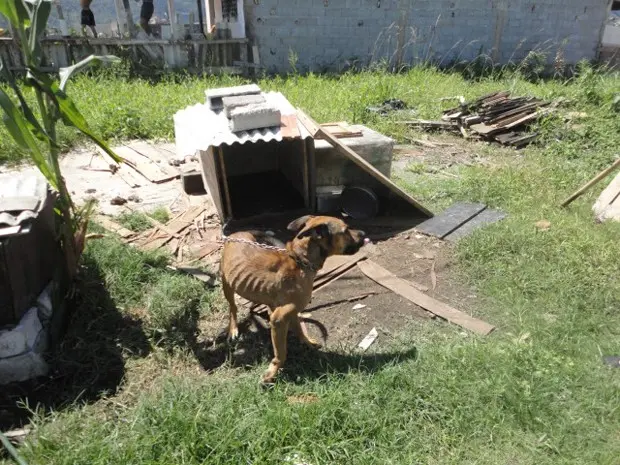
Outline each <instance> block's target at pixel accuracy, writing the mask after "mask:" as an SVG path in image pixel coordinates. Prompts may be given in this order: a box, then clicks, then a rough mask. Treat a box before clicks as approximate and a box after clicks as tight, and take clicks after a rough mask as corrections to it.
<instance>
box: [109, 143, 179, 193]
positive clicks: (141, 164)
mask: <svg viewBox="0 0 620 465" xmlns="http://www.w3.org/2000/svg"><path fill="white" fill-rule="evenodd" d="M113 150H114V152H115V153H116V154H117V155H119V156H121V157H123V158H124V159H125V160H126V161H127V162H129V163H128V164H129V166H131V167H132V168H133V169H134V170H136V171H137V172H138V173H140V174H141V175H142V176H144V177H145V178H146V179H148V180H149V181H151V182H153V183H155V184H160V183H162V182H167V181H170V180H172V179H176V178H178V177H179V175H180V174H179V172H178V171H176V170H175V174H170V173H169V172H166V171H164V170H162V169H161V167H160V166H159V165H158V164H157V163H155V162H153V161H151V160H150V159H149V158H147V157H145V156H144V155H142V154H140V153H139V152H136V151H135V150H134V149H132V148H131V147H127V146H121V147H115V148H114V149H113Z"/></svg>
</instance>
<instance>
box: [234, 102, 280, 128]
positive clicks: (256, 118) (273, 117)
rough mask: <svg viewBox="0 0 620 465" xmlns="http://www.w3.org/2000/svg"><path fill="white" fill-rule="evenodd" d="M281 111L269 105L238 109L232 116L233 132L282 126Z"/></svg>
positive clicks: (248, 106) (247, 106)
mask: <svg viewBox="0 0 620 465" xmlns="http://www.w3.org/2000/svg"><path fill="white" fill-rule="evenodd" d="M280 119H281V114H280V110H279V109H278V108H276V107H274V106H273V105H269V104H255V105H246V106H244V107H237V108H235V109H234V110H232V112H231V114H230V130H231V131H232V132H239V131H249V130H250V129H260V128H269V127H274V126H280Z"/></svg>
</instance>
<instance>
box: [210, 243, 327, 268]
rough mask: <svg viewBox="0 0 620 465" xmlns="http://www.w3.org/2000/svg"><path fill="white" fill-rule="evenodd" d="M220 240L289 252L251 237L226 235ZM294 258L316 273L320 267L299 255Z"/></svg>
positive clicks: (302, 265) (300, 264)
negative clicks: (303, 260)
mask: <svg viewBox="0 0 620 465" xmlns="http://www.w3.org/2000/svg"><path fill="white" fill-rule="evenodd" d="M218 242H219V243H221V244H225V243H226V242H238V243H241V244H247V245H251V246H254V247H258V248H259V249H266V250H275V251H276V252H288V250H287V249H283V248H282V247H277V246H275V245H267V244H261V243H260V242H255V241H251V240H249V239H237V238H235V237H224V238H222V239H221V240H219V241H218ZM292 258H293V259H294V260H295V262H297V264H298V265H299V266H300V267H302V268H307V269H309V270H311V271H314V272H315V273H316V272H317V271H318V269H317V268H316V267H315V266H314V265H312V264H311V263H304V262H302V261H301V260H300V259H299V258H298V257H292Z"/></svg>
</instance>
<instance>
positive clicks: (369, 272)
mask: <svg viewBox="0 0 620 465" xmlns="http://www.w3.org/2000/svg"><path fill="white" fill-rule="evenodd" d="M357 266H358V267H359V269H360V270H361V271H362V273H364V274H365V275H366V276H368V277H369V278H370V279H372V280H373V281H375V282H376V283H377V284H380V285H381V286H383V287H385V288H386V289H389V290H391V291H392V292H395V293H396V294H398V295H401V296H403V297H404V298H406V299H407V300H410V301H411V302H413V303H414V304H416V305H418V306H419V307H421V308H423V309H424V310H426V311H428V312H431V313H433V314H434V315H437V316H439V317H441V318H443V319H445V320H448V321H449V322H450V323H454V324H456V325H458V326H460V327H462V328H465V329H468V330H470V331H473V332H474V333H476V334H481V335H487V334H489V333H490V332H491V331H493V330H494V329H495V327H494V326H492V325H490V324H488V323H486V322H484V321H482V320H478V319H477V318H474V317H472V316H470V315H467V314H466V313H463V312H461V311H460V310H457V309H455V308H453V307H450V306H449V305H447V304H444V303H443V302H440V301H438V300H437V299H435V298H433V297H430V296H428V295H426V294H424V293H422V292H420V291H418V290H417V289H416V288H415V287H413V286H412V285H411V284H410V283H409V282H407V281H405V280H404V279H401V278H399V277H397V276H394V275H393V274H392V273H390V272H389V271H388V270H386V269H385V268H382V267H381V266H379V265H377V264H376V263H374V262H372V261H370V260H366V261H364V262H360V263H358V264H357Z"/></svg>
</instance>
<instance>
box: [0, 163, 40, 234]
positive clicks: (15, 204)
mask: <svg viewBox="0 0 620 465" xmlns="http://www.w3.org/2000/svg"><path fill="white" fill-rule="evenodd" d="M48 195H49V185H48V184H47V182H46V180H45V179H44V178H43V177H42V176H41V175H36V174H35V175H21V176H19V175H17V176H12V177H10V178H7V179H5V180H4V181H3V182H2V183H1V184H0V230H2V229H5V228H15V227H19V226H20V225H22V224H23V223H25V222H27V221H29V220H31V219H33V218H35V217H36V216H37V215H38V214H39V212H40V211H41V209H42V208H43V205H44V204H45V201H46V199H47V197H48ZM18 230H19V228H18ZM5 233H6V231H5ZM3 235H6V234H3Z"/></svg>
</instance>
